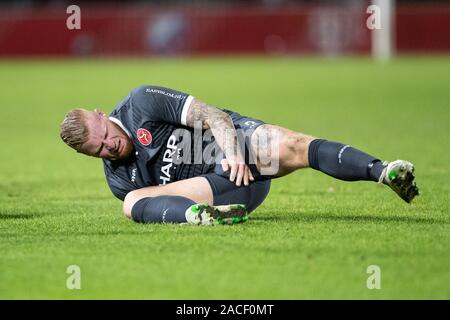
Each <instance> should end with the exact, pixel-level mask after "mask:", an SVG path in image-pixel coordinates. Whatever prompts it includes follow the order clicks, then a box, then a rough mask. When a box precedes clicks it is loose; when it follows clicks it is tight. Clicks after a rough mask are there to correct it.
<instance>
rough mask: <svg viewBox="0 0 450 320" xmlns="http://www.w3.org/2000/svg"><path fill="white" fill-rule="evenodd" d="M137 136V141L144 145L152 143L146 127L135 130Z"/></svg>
mask: <svg viewBox="0 0 450 320" xmlns="http://www.w3.org/2000/svg"><path fill="white" fill-rule="evenodd" d="M137 138H138V140H139V142H140V143H141V144H142V145H144V146H148V145H149V144H150V143H152V135H151V133H150V132H149V131H148V130H147V129H144V128H139V129H138V130H137Z"/></svg>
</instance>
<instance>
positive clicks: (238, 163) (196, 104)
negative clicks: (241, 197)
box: [186, 99, 254, 187]
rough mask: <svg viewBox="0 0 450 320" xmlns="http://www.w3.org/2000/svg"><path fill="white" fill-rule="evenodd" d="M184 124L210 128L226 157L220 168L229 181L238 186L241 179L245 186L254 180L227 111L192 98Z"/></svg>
mask: <svg viewBox="0 0 450 320" xmlns="http://www.w3.org/2000/svg"><path fill="white" fill-rule="evenodd" d="M186 124H187V126H189V127H192V128H200V127H201V128H202V129H211V132H212V134H213V135H214V138H215V140H216V142H217V144H218V145H219V147H220V148H221V149H222V150H223V152H224V154H225V156H226V159H224V160H222V168H223V170H224V171H229V172H230V181H235V183H236V185H237V186H238V187H239V186H240V185H241V182H242V181H243V182H244V185H246V186H247V185H248V184H249V180H250V181H253V180H254V178H253V176H252V173H251V171H250V169H249V167H248V166H247V165H246V164H245V161H244V156H243V154H242V151H241V148H240V147H239V146H238V139H237V133H236V129H235V128H234V125H233V122H232V121H231V118H230V116H229V115H228V114H227V113H225V112H223V111H222V110H220V109H218V108H216V107H213V106H210V105H208V104H206V103H204V102H202V101H200V100H197V99H194V100H193V101H192V103H191V105H190V107H189V110H188V112H187V116H186Z"/></svg>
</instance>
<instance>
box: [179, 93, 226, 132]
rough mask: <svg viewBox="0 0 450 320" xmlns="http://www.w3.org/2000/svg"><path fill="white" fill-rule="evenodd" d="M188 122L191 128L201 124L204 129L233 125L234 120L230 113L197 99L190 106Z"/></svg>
mask: <svg viewBox="0 0 450 320" xmlns="http://www.w3.org/2000/svg"><path fill="white" fill-rule="evenodd" d="M186 124H187V126H189V127H191V128H195V127H198V126H200V125H201V127H202V128H203V129H212V128H213V127H215V126H222V125H224V124H225V125H227V126H231V127H233V122H232V121H231V119H230V117H229V115H228V114H226V113H225V112H223V111H222V110H220V109H217V108H216V107H213V106H210V105H207V104H206V103H204V102H201V101H199V100H196V99H195V100H194V101H193V103H192V105H191V107H190V108H189V111H188V113H187V116H186Z"/></svg>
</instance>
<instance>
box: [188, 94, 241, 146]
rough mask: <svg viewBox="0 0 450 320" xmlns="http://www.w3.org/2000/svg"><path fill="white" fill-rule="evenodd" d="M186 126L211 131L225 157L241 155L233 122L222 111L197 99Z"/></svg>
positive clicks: (189, 111)
mask: <svg viewBox="0 0 450 320" xmlns="http://www.w3.org/2000/svg"><path fill="white" fill-rule="evenodd" d="M186 124H187V126H189V127H192V128H199V127H201V128H202V129H211V131H212V134H213V135H214V138H215V140H216V141H217V143H218V145H219V146H220V147H221V148H222V150H223V152H224V153H225V155H232V154H236V153H239V152H238V149H239V148H238V142H237V134H236V130H235V128H234V125H233V121H232V120H231V118H230V116H229V115H228V114H227V113H225V112H223V111H222V110H220V109H218V108H216V107H213V106H210V105H207V104H206V103H204V102H201V101H199V100H196V99H195V100H194V101H193V103H192V105H191V106H190V108H189V110H188V113H187V116H186Z"/></svg>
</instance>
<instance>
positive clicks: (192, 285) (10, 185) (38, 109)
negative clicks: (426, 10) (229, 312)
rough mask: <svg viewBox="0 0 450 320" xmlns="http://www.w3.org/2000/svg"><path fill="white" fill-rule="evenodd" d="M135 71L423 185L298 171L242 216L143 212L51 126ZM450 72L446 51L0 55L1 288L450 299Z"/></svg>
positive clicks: (27, 292)
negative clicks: (182, 220) (408, 171)
mask: <svg viewBox="0 0 450 320" xmlns="http://www.w3.org/2000/svg"><path fill="white" fill-rule="evenodd" d="M140 84H158V85H163V86H168V87H172V88H176V89H179V90H183V91H186V92H189V93H191V94H193V95H194V96H196V97H198V98H201V99H202V100H204V101H207V102H209V103H211V104H213V105H217V106H221V107H225V108H229V109H232V110H235V111H238V112H240V113H242V114H244V115H250V116H253V117H256V118H260V119H262V120H265V121H266V122H269V123H274V124H279V125H282V126H286V127H288V128H291V129H295V130H298V131H301V132H306V133H309V134H312V135H315V136H319V137H324V138H327V139H330V140H337V141H342V142H345V143H349V144H352V145H353V146H355V147H358V148H360V149H363V150H365V151H367V152H369V153H371V154H374V155H377V156H379V157H381V158H383V159H389V160H395V159H398V158H405V159H408V160H410V161H412V162H414V163H415V165H416V172H417V180H418V184H419V187H420V188H421V193H422V195H421V196H420V197H419V198H418V199H417V201H415V202H414V203H413V204H412V205H407V204H405V203H403V202H402V201H401V200H400V198H398V197H397V196H396V195H395V194H394V193H393V192H391V191H390V190H389V189H388V188H387V187H383V186H378V185H376V184H375V183H370V182H357V183H346V182H340V181H336V180H333V179H332V178H330V177H327V176H325V175H322V174H321V173H319V172H315V171H313V170H301V171H298V172H296V173H294V174H292V175H290V176H288V177H286V178H283V179H278V180H276V181H274V182H273V184H272V190H271V193H270V194H269V197H268V198H267V200H266V201H265V203H264V204H263V205H262V206H261V207H260V208H259V209H258V210H256V211H255V212H253V213H252V215H251V216H250V219H249V221H248V222H247V223H245V224H242V225H236V226H218V227H182V226H177V225H139V224H135V223H133V222H130V221H128V220H127V219H125V218H124V217H123V215H122V212H121V202H120V201H119V200H116V199H115V198H114V197H113V196H112V194H111V193H110V191H109V189H108V187H107V185H106V182H105V179H104V176H103V170H102V165H101V161H100V160H97V159H93V158H87V157H84V156H82V155H78V154H76V153H75V152H73V151H72V150H70V149H69V148H67V147H66V146H65V145H64V144H63V143H62V142H61V141H60V140H59V136H58V130H59V124H60V122H61V120H62V118H63V116H64V114H65V112H66V111H67V110H68V109H70V108H73V107H79V106H81V107H87V108H90V109H94V108H98V107H100V108H103V109H104V111H107V112H109V111H111V110H112V108H113V107H114V105H115V104H116V103H118V102H119V101H120V99H121V98H122V97H124V96H125V95H126V94H127V93H128V92H129V91H130V90H131V89H132V88H134V87H136V86H138V85H140ZM449 84H450V59H449V58H446V57H435V58H413V57H409V58H398V59H395V60H393V61H392V62H390V63H387V64H376V63H373V62H372V61H371V60H369V59H358V58H347V59H330V60H318V59H312V58H295V59H294V58H289V59H276V58H273V59H263V58H216V59H186V60H160V59H155V60H144V59H141V60H108V59H106V60H103V59H95V60H87V61H77V60H71V61H65V60H41V61H27V60H3V61H0V92H1V100H2V101H1V106H0V123H1V125H0V132H1V134H0V142H1V160H0V161H1V162H0V163H1V170H0V178H1V179H0V238H1V240H0V298H2V299H20V298H31V299H41V298H45V299H47V298H50V299H84V298H106V299H114V298H125V299H308V298H312V299H316V298H325V299H326V298H331V299H334V298H344V299H351V298H355V299H360V298H361V299H391V298H392V299H402V298H405V299H409V298H419V299H422V298H423V299H425V298H437V299H449V298H450V210H449V208H450V205H449V202H450V201H449V200H450V199H449V194H450V188H449V181H450V152H449V150H450V143H449V134H450V130H449V129H450V90H449ZM69 265H78V266H80V268H81V290H68V289H67V288H66V279H67V277H68V276H69V275H68V274H66V269H67V267H68V266H69ZM369 265H377V266H379V267H380V268H381V289H380V290H369V289H368V288H367V286H366V280H367V278H368V277H369V274H367V267H368V266H369Z"/></svg>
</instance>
